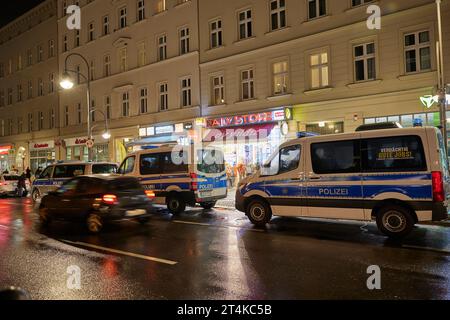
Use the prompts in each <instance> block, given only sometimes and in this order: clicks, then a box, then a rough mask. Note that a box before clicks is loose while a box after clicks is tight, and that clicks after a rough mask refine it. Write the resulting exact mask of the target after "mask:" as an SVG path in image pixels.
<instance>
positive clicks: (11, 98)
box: [8, 88, 13, 105]
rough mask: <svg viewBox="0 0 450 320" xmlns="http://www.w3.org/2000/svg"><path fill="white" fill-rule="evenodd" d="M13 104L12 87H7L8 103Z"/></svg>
mask: <svg viewBox="0 0 450 320" xmlns="http://www.w3.org/2000/svg"><path fill="white" fill-rule="evenodd" d="M11 104H13V89H12V88H8V105H11Z"/></svg>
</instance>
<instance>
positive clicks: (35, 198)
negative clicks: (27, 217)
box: [31, 189, 41, 202]
mask: <svg viewBox="0 0 450 320" xmlns="http://www.w3.org/2000/svg"><path fill="white" fill-rule="evenodd" d="M31 197H32V198H33V201H34V202H36V201H38V200H39V199H40V198H41V193H40V192H39V190H38V189H36V190H34V191H33V193H32V194H31Z"/></svg>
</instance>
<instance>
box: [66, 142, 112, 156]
mask: <svg viewBox="0 0 450 320" xmlns="http://www.w3.org/2000/svg"><path fill="white" fill-rule="evenodd" d="M93 140H94V146H93V148H92V155H93V159H92V160H93V161H94V162H102V161H110V157H109V140H106V139H104V138H103V137H101V136H94V139H93ZM87 142H88V138H87V137H79V138H70V139H64V143H65V148H66V160H68V161H88V159H89V149H88V147H87V145H86V143H87Z"/></svg>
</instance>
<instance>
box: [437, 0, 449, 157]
mask: <svg viewBox="0 0 450 320" xmlns="http://www.w3.org/2000/svg"><path fill="white" fill-rule="evenodd" d="M441 3H442V0H436V7H437V23H438V37H439V39H438V41H437V43H436V57H437V69H438V97H439V101H438V102H439V113H440V115H441V119H440V120H441V127H442V128H441V129H442V135H443V137H444V141H445V148H446V150H447V149H448V136H447V96H446V91H447V90H446V85H445V76H444V53H443V40H442V38H443V37H442V17H441Z"/></svg>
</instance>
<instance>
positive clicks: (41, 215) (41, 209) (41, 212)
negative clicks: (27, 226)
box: [39, 206, 51, 226]
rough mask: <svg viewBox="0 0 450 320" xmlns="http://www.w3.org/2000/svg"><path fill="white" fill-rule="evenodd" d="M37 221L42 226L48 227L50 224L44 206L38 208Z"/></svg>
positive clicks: (46, 209)
mask: <svg viewBox="0 0 450 320" xmlns="http://www.w3.org/2000/svg"><path fill="white" fill-rule="evenodd" d="M39 221H40V222H41V224H42V225H44V226H48V225H49V224H50V222H51V219H50V215H49V213H48V208H46V207H44V206H41V207H39Z"/></svg>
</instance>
